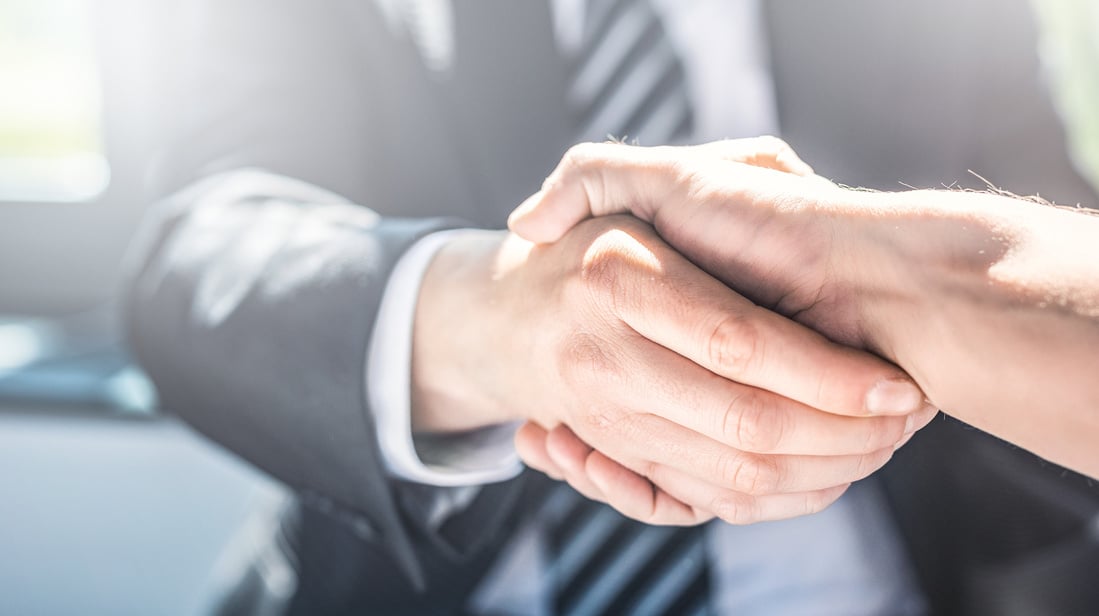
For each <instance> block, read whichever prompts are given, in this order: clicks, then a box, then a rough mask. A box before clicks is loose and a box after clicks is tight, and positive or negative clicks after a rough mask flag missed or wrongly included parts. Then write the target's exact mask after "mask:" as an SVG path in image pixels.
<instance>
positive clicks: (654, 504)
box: [585, 450, 713, 526]
mask: <svg viewBox="0 0 1099 616" xmlns="http://www.w3.org/2000/svg"><path fill="white" fill-rule="evenodd" d="M585 469H586V471H587V475H588V478H589V479H590V480H591V482H592V483H593V484H594V485H596V486H598V487H599V489H600V490H601V491H602V492H603V494H605V495H606V497H607V503H608V504H609V505H611V506H613V507H614V508H615V509H617V510H618V511H620V512H621V513H622V514H623V515H625V516H627V517H630V518H633V519H635V520H639V521H641V522H645V523H646V524H659V525H671V526H693V525H695V524H701V523H703V522H706V521H709V520H710V519H711V518H712V517H713V516H712V515H709V514H707V513H705V512H703V511H700V510H696V509H694V508H693V507H691V506H689V505H686V504H684V503H682V502H680V501H678V500H676V499H675V498H673V497H672V496H671V495H670V494H668V493H667V492H665V491H664V490H662V489H660V488H658V487H657V486H655V485H653V483H652V482H651V481H649V480H648V479H646V478H644V477H642V476H641V475H638V474H637V473H635V472H633V471H631V470H630V469H628V468H626V467H625V466H622V465H621V464H619V463H617V462H615V461H614V460H611V459H610V458H608V457H607V456H605V455H603V454H602V453H600V452H598V451H594V450H593V451H592V452H591V453H590V454H588V457H587V460H586V461H585Z"/></svg>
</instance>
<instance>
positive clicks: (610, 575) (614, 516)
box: [546, 484, 710, 616]
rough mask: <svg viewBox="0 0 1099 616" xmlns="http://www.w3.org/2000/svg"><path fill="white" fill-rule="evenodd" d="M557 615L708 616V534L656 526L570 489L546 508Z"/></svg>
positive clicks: (557, 494) (560, 491)
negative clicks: (706, 542) (632, 517)
mask: <svg viewBox="0 0 1099 616" xmlns="http://www.w3.org/2000/svg"><path fill="white" fill-rule="evenodd" d="M546 513H547V517H548V518H550V519H553V520H556V523H552V524H550V537H549V545H550V551H551V554H552V557H553V560H552V562H551V565H550V578H551V579H552V580H553V582H554V586H555V592H554V604H553V613H554V614H558V615H560V616H593V615H596V614H631V615H644V616H660V615H666V616H671V615H676V616H678V615H704V614H709V613H710V609H709V599H710V592H709V590H710V587H709V584H710V579H709V567H708V563H707V555H706V545H705V530H704V527H701V526H696V527H676V526H649V525H646V524H642V523H640V522H637V521H634V520H630V519H628V518H625V517H623V516H622V515H621V514H619V513H618V512H616V511H615V510H613V509H611V508H610V507H608V506H606V505H603V504H602V503H597V502H595V501H589V500H587V499H586V498H584V497H582V496H580V495H579V494H577V493H576V492H574V491H573V490H571V489H570V488H568V486H567V485H565V484H561V485H560V486H559V487H557V488H556V489H553V490H552V492H551V496H550V499H549V501H548V503H547V512H546Z"/></svg>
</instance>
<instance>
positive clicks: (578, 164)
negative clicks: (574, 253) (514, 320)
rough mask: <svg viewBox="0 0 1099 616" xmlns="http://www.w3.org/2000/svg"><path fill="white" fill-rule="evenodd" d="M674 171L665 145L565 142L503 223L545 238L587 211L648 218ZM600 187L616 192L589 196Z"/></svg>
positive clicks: (558, 234)
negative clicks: (539, 185)
mask: <svg viewBox="0 0 1099 616" xmlns="http://www.w3.org/2000/svg"><path fill="white" fill-rule="evenodd" d="M672 151H675V152H681V151H682V150H678V149H677V150H672ZM675 173H676V166H675V164H674V158H672V157H671V156H669V154H668V149H667V148H643V147H637V146H628V145H623V144H617V143H581V144H578V145H575V146H573V147H571V148H569V150H568V152H566V153H565V156H564V157H563V158H562V159H561V162H560V163H558V165H557V168H556V169H554V171H553V173H551V174H550V175H549V177H548V178H546V181H545V183H544V184H543V186H542V190H540V191H539V192H537V193H535V194H534V195H531V196H530V197H529V198H527V200H526V201H524V202H523V203H522V204H520V205H519V207H518V208H516V209H515V211H514V212H512V213H511V216H509V217H508V227H509V228H510V229H511V230H512V231H513V232H515V233H516V234H517V235H519V236H521V237H523V238H525V239H527V240H529V241H532V242H536V243H550V242H555V241H557V240H558V239H560V238H561V236H563V235H564V234H565V233H566V232H567V231H568V230H569V229H571V228H573V227H574V226H576V223H578V222H580V221H581V220H584V219H585V218H589V217H591V216H602V215H606V214H615V213H631V214H633V215H634V216H637V217H638V218H641V219H642V220H646V221H649V222H651V221H652V214H653V212H652V209H651V206H652V203H653V202H654V201H655V200H657V199H660V198H661V195H668V194H669V192H671V190H672V189H673V188H674V184H675V179H676V178H675ZM604 189H607V190H614V191H616V192H615V193H614V194H613V195H605V196H606V197H607V199H603V198H594V197H593V196H594V195H597V194H600V191H602V190H604ZM654 193H655V194H654Z"/></svg>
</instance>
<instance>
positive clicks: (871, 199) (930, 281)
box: [835, 190, 1021, 377]
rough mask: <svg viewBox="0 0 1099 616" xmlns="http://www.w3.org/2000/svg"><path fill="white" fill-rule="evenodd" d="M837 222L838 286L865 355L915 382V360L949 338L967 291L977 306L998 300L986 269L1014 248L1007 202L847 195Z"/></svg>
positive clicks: (933, 194)
mask: <svg viewBox="0 0 1099 616" xmlns="http://www.w3.org/2000/svg"><path fill="white" fill-rule="evenodd" d="M847 202H848V203H847V204H846V205H845V206H844V207H843V208H841V213H840V214H839V215H840V216H841V217H842V218H845V219H846V220H842V221H841V222H842V224H837V225H835V226H836V227H837V228H838V229H841V231H840V232H841V233H842V234H843V235H842V236H841V237H839V238H838V240H837V242H836V246H837V247H841V249H840V250H839V251H838V252H839V253H840V254H841V255H842V257H841V259H842V263H841V264H839V265H838V266H837V267H836V271H837V272H838V274H837V278H838V282H839V284H841V285H843V286H844V287H845V288H846V289H847V290H848V291H847V292H848V293H849V295H850V296H851V297H852V298H854V299H853V303H854V306H855V308H854V311H855V314H857V316H858V320H859V323H860V324H861V328H862V329H861V332H860V334H861V336H862V340H863V342H864V344H865V345H866V346H867V348H870V349H873V350H874V351H875V352H877V353H879V354H880V355H882V356H883V357H885V358H887V359H890V360H891V361H893V362H894V363H897V364H898V365H900V366H901V367H902V368H904V369H906V370H908V371H909V372H910V373H911V374H912V375H913V376H917V377H918V372H919V361H920V359H919V358H925V359H926V358H927V357H933V356H934V353H930V354H929V353H926V352H925V351H927V350H928V349H934V348H936V347H938V346H940V345H939V343H940V342H941V340H940V339H941V338H942V337H943V336H949V335H950V334H949V332H948V331H946V330H945V329H942V328H940V327H938V326H937V324H941V325H943V326H944V327H945V326H946V324H949V323H953V322H955V320H953V318H952V315H955V313H956V311H957V310H968V309H969V308H970V307H971V306H972V304H973V300H974V299H975V298H974V297H973V293H974V290H975V289H980V290H982V292H987V293H988V296H987V297H985V298H984V299H983V300H982V301H986V302H990V301H1006V298H1005V297H1001V295H1003V293H1002V291H1003V289H999V291H1000V292H998V289H997V285H995V284H993V279H992V277H991V276H990V272H992V271H994V269H995V267H996V265H997V264H998V263H1000V262H1001V261H1002V260H1003V259H1004V258H1005V255H1006V254H1008V253H1009V252H1010V251H1011V249H1012V247H1013V246H1014V245H1016V244H1017V243H1018V242H1019V241H1020V233H1021V229H1020V228H1019V225H1018V224H1017V223H1011V222H1010V221H1011V220H1012V213H1011V212H1008V213H1007V215H1006V216H1005V215H1004V208H1005V207H1007V208H1009V209H1010V208H1011V207H1012V205H1013V200H1011V199H1006V198H1002V197H998V196H994V195H979V194H973V193H961V192H951V191H934V190H917V191H907V192H896V193H874V192H855V191H852V193H851V194H850V195H848V197H847Z"/></svg>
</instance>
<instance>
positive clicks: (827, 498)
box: [804, 490, 839, 515]
mask: <svg viewBox="0 0 1099 616" xmlns="http://www.w3.org/2000/svg"><path fill="white" fill-rule="evenodd" d="M837 498H839V496H834V495H831V494H829V492H827V491H823V490H822V491H817V492H810V493H808V494H806V495H805V507H804V513H805V515H812V514H814V513H820V512H821V511H824V510H825V509H827V508H828V506H829V505H831V504H832V503H834V502H836V499H837Z"/></svg>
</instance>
